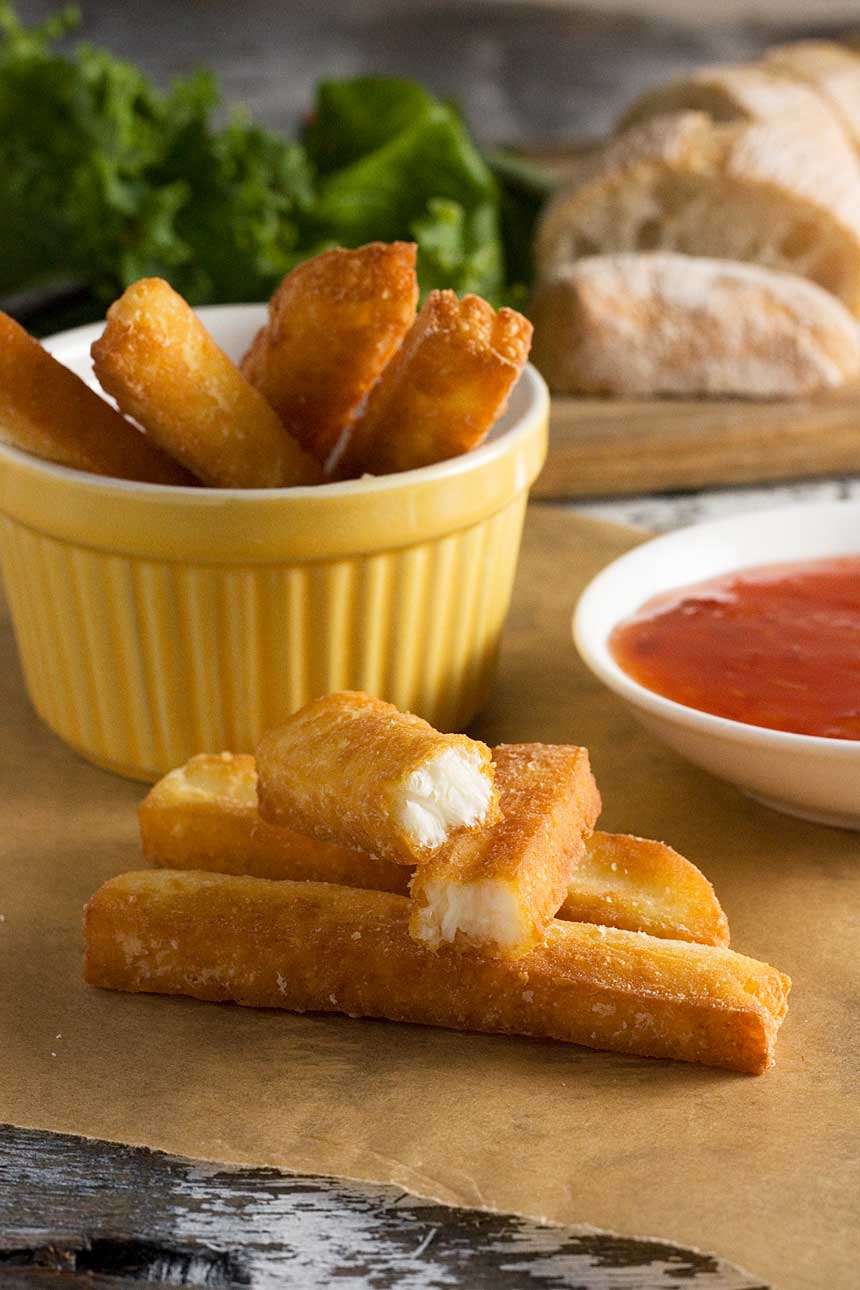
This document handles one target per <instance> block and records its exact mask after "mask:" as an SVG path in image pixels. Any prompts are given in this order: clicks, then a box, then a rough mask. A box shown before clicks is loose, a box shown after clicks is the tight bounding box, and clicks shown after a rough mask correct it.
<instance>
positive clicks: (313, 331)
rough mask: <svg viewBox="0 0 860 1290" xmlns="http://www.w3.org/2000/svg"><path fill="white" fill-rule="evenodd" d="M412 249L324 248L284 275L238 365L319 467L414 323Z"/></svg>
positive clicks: (407, 245)
mask: <svg viewBox="0 0 860 1290" xmlns="http://www.w3.org/2000/svg"><path fill="white" fill-rule="evenodd" d="M415 251H416V248H415V245H414V244H413V243H411V242H390V243H386V242H370V243H369V244H368V245H367V246H361V247H359V248H358V249H357V250H354V251H347V250H343V249H341V248H337V249H335V250H332V251H324V252H323V253H322V254H321V255H317V256H314V258H313V259H312V260H306V261H305V262H304V263H303V264H300V265H298V266H297V267H296V268H295V269H293V270H292V272H291V273H288V274H287V276H286V277H285V278H284V280H283V282H282V283H281V285H280V286H279V287H278V289H277V291H276V292H275V294H274V295H273V296H272V299H271V301H270V302H269V321H268V323H267V324H266V326H265V327H263V328H262V329H261V330H260V331H259V332H258V333H257V335H256V337H255V338H254V341H253V343H252V345H251V348H250V349H249V350H248V352H247V354H246V355H245V357H244V359H243V360H242V371H243V372H244V374H245V376H246V377H247V378H248V380H249V381H250V382H251V384H252V385H254V386H256V388H257V389H258V390H259V391H260V392H261V393H262V394H264V395H265V396H266V398H267V399H268V401H269V403H271V405H272V407H273V408H274V409H275V411H276V412H277V414H278V416H279V417H280V418H281V421H282V422H283V424H284V425H285V426H286V428H287V430H289V432H290V434H292V435H294V436H295V438H296V439H297V440H298V442H299V443H301V444H302V446H303V447H304V448H305V449H306V450H307V451H308V452H309V453H311V454H312V455H313V456H314V457H316V459H317V460H318V461H320V462H323V463H324V462H325V461H326V459H327V458H328V457H329V455H330V454H331V451H332V449H333V448H334V446H335V444H336V443H337V441H338V439H339V438H340V435H341V432H342V431H343V429H344V427H345V426H346V424H347V422H348V420H349V418H350V417H351V416H352V414H353V412H354V411H355V410H356V409H357V408H358V406H359V404H360V403H361V402H362V400H363V399H364V398H365V396H366V394H367V392H368V390H369V389H370V388H371V386H372V385H373V384H374V382H375V381H376V379H377V377H378V376H379V374H380V373H381V372H382V370H383V368H384V367H385V365H386V363H387V362H388V360H389V359H390V358H391V355H392V354H393V353H394V351H395V350H396V349H397V347H398V345H399V344H400V342H401V341H402V339H403V337H404V336H405V335H406V332H407V331H408V330H409V327H410V326H411V325H412V322H413V320H414V318H415V309H416V306H417V303H418V279H417V278H416V276H415Z"/></svg>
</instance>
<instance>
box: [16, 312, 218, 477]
mask: <svg viewBox="0 0 860 1290" xmlns="http://www.w3.org/2000/svg"><path fill="white" fill-rule="evenodd" d="M0 439H2V441H3V442H4V443H8V444H11V445H12V446H13V447H14V448H20V449H22V451H24V452H29V453H32V454H33V455H34V456H36V457H43V458H45V460H47V461H56V462H58V463H59V464H60V465H61V466H72V467H74V469H75V470H86V471H89V472H90V473H91V474H94V475H110V476H112V477H113V478H114V479H136V480H139V481H141V482H142V483H148V484H194V483H196V482H197V481H196V480H195V479H194V477H193V476H192V475H189V473H188V472H187V471H186V470H183V468H182V467H181V466H180V465H179V464H178V462H175V461H171V459H170V458H169V457H167V456H165V455H164V453H162V452H161V451H160V450H159V449H158V448H157V447H156V446H155V444H154V443H150V441H149V440H148V439H147V438H146V437H145V436H144V435H142V434H141V433H140V431H139V430H138V429H137V427H136V426H133V425H132V424H131V422H130V421H126V419H125V417H123V416H120V414H119V412H117V411H116V410H115V409H114V408H112V407H111V406H110V404H109V403H106V402H105V400H104V399H102V398H100V397H99V395H98V394H96V392H95V390H91V389H90V387H89V386H88V385H87V384H86V383H85V382H84V381H82V380H81V378H80V377H79V376H78V375H76V373H75V372H72V371H71V370H70V369H69V368H68V367H64V366H63V364H62V363H59V362H58V361H57V359H55V358H54V357H53V355H52V354H49V353H48V351H47V350H46V349H43V347H42V346H41V345H40V344H39V342H38V341H37V340H35V339H34V338H33V337H32V336H31V335H30V334H29V332H26V331H25V330H24V328H23V327H21V326H19V324H18V323H16V322H15V320H14V319H13V318H10V317H9V315H8V314H4V313H3V312H2V311H0Z"/></svg>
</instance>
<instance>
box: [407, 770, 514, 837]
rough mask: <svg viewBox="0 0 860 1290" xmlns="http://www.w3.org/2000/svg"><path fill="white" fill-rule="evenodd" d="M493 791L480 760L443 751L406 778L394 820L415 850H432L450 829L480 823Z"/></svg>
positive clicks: (446, 835)
mask: <svg viewBox="0 0 860 1290" xmlns="http://www.w3.org/2000/svg"><path fill="white" fill-rule="evenodd" d="M492 791H493V790H492V785H491V783H490V781H489V779H488V778H487V776H486V775H485V774H484V772H483V770H482V768H481V762H480V758H479V757H477V756H476V755H475V754H474V753H470V752H468V751H466V750H463V749H460V748H446V749H445V751H444V752H442V753H440V754H439V756H438V757H432V758H431V759H430V760H429V761H425V763H424V765H423V766H419V767H418V769H417V770H414V771H413V772H412V774H411V775H410V776H409V778H408V780H407V781H406V784H405V786H404V788H403V790H402V792H401V796H400V801H399V803H398V804H397V807H396V814H397V818H398V821H399V823H400V824H401V825H402V826H403V828H404V830H405V831H406V833H407V834H408V836H409V838H410V840H411V841H412V842H413V843H414V844H415V846H417V847H422V848H424V847H426V848H429V849H433V850H435V849H436V848H437V847H440V846H441V845H442V843H443V842H445V841H447V839H448V835H449V833H450V832H451V831H452V829H455V828H459V827H460V826H462V825H466V826H470V825H474V824H480V823H481V821H482V820H483V819H484V817H485V816H486V814H487V809H488V807H489V805H490V798H491V796H492Z"/></svg>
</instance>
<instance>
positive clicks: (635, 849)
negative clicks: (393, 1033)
mask: <svg viewBox="0 0 860 1290" xmlns="http://www.w3.org/2000/svg"><path fill="white" fill-rule="evenodd" d="M599 811H600V796H599V793H598V790H597V786H596V784H595V782H594V778H593V776H592V773H591V769H590V766H589V760H588V753H587V751H586V750H585V749H584V748H578V747H574V746H558V745H547V744H505V745H501V746H499V747H497V748H495V749H494V750H493V751H492V754H491V752H490V750H489V749H488V748H487V747H486V746H485V745H483V744H481V743H479V742H476V741H475V740H472V739H469V738H467V737H466V736H464V735H444V734H440V733H439V732H437V731H435V730H433V729H432V727H431V726H429V725H428V724H427V723H426V722H424V721H422V720H421V719H420V718H418V717H415V716H412V715H409V714H404V713H400V712H398V711H397V709H396V708H394V707H393V706H392V705H390V704H387V703H384V702H382V701H381V700H379V699H374V698H371V697H370V696H368V695H365V694H360V693H355V692H343V693H339V694H332V695H328V696H326V697H325V698H322V699H317V700H315V701H314V702H312V703H310V704H308V705H307V706H306V707H304V708H303V709H301V710H300V711H299V712H297V713H296V714H295V715H294V716H293V717H292V718H291V719H290V720H289V721H288V722H287V723H286V724H285V725H284V726H282V727H281V728H279V729H277V730H274V731H272V732H270V733H269V734H267V735H266V736H265V738H264V739H263V741H262V743H261V744H260V746H259V748H258V749H257V754H256V758H254V757H252V756H250V755H234V754H231V753H221V754H219V755H205V754H204V755H201V756H198V757H194V758H192V759H191V761H189V762H188V763H187V764H186V765H185V766H182V767H180V768H179V769H177V770H174V771H171V772H170V774H168V775H166V776H165V777H164V778H163V779H162V780H160V781H159V782H158V783H157V784H156V785H155V786H154V787H153V788H152V790H151V791H150V792H149V794H148V796H147V797H146V799H145V801H144V802H143V804H142V805H141V808H140V830H141V841H142V847H143V854H144V857H145V859H146V860H147V862H149V863H150V864H152V865H155V866H158V867H157V868H154V869H146V870H141V871H138V872H134V873H127V874H122V875H121V876H119V877H117V878H114V879H112V880H110V881H109V882H107V883H106V884H105V885H104V886H103V887H102V888H101V889H100V890H99V891H98V892H96V894H95V895H94V896H93V898H92V899H91V900H90V902H89V904H88V906H87V909H86V914H85V930H86V968H85V977H86V980H87V981H88V982H89V983H90V984H92V985H96V986H102V987H106V988H109V989H116V990H128V991H152V992H158V993H165V994H186V995H192V996H194V997H195V998H199V999H206V1000H216V1001H230V1000H232V1001H234V1002H236V1003H240V1004H245V1005H247V1006H251V1007H274V1008H288V1009H291V1010H293V1011H299V1012H304V1011H324V1012H344V1013H347V1014H349V1015H350V1016H354V1017H360V1016H372V1017H384V1018H388V1019H390V1020H392V1021H407V1022H418V1023H424V1024H429V1025H437V1026H446V1027H451V1028H455V1029H461V1030H477V1031H486V1032H497V1033H505V1034H520V1035H530V1036H535V1037H539V1038H552V1039H559V1040H564V1041H567V1042H570V1043H577V1044H583V1045H586V1046H587V1047H591V1048H602V1049H609V1050H612V1051H616V1052H622V1053H630V1054H639V1055H642V1056H650V1057H673V1058H678V1059H681V1060H686V1061H693V1062H702V1063H704V1064H707V1065H713V1066H722V1067H726V1068H728V1069H731V1070H737V1071H743V1072H749V1073H754V1074H758V1073H761V1072H763V1071H765V1070H766V1069H767V1068H768V1067H769V1066H770V1065H772V1064H773V1053H774V1046H775V1041H776V1036H777V1032H778V1030H779V1027H780V1024H781V1022H782V1020H783V1018H784V1016H785V1012H786V1008H787V996H788V991H789V987H790V982H789V979H788V977H786V976H785V975H783V974H782V973H781V972H778V971H777V970H776V969H775V968H772V967H770V966H768V965H767V964H765V963H760V962H758V961H756V960H755V959H751V958H746V957H744V956H742V955H740V954H736V953H735V952H734V951H732V950H730V949H729V948H728V940H729V929H728V924H727V921H726V918H725V915H724V913H723V911H722V909H721V908H720V905H719V902H718V900H717V898H716V896H715V894H714V891H713V888H712V887H711V885H710V883H709V882H708V881H707V879H706V878H705V877H704V875H703V874H702V873H700V872H699V870H698V869H697V868H696V867H695V866H694V865H693V864H691V863H690V862H689V861H688V860H685V859H684V858H683V857H682V856H680V855H678V854H677V852H675V851H673V850H672V849H671V848H670V847H668V846H665V845H664V844H662V843H659V842H652V841H646V840H644V839H641V838H636V837H632V836H627V835H612V834H607V833H600V832H594V831H593V830H594V825H595V823H596V821H597V817H598V814H599Z"/></svg>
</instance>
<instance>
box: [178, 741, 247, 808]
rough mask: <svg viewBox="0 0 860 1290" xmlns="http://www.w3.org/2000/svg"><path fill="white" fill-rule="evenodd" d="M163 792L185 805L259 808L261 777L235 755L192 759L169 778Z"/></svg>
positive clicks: (217, 755)
mask: <svg viewBox="0 0 860 1290" xmlns="http://www.w3.org/2000/svg"><path fill="white" fill-rule="evenodd" d="M159 790H160V792H161V794H162V795H163V796H164V797H169V798H171V799H173V800H177V801H182V802H200V801H204V802H210V801H213V800H217V801H224V800H228V801H230V802H233V803H235V804H236V805H237V806H247V807H254V808H256V805H257V777H256V775H255V774H254V771H253V769H251V770H250V772H249V771H248V770H246V768H245V766H244V765H243V764H242V762H239V761H238V760H237V759H236V758H235V757H233V756H232V754H231V753H221V754H217V753H216V754H213V755H211V756H207V755H205V754H203V755H201V756H198V757H192V758H191V760H190V761H189V762H186V764H185V765H184V766H178V767H177V768H176V770H172V771H170V773H169V774H168V775H165V776H164V778H163V779H162V780H161V781H160V783H159Z"/></svg>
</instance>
